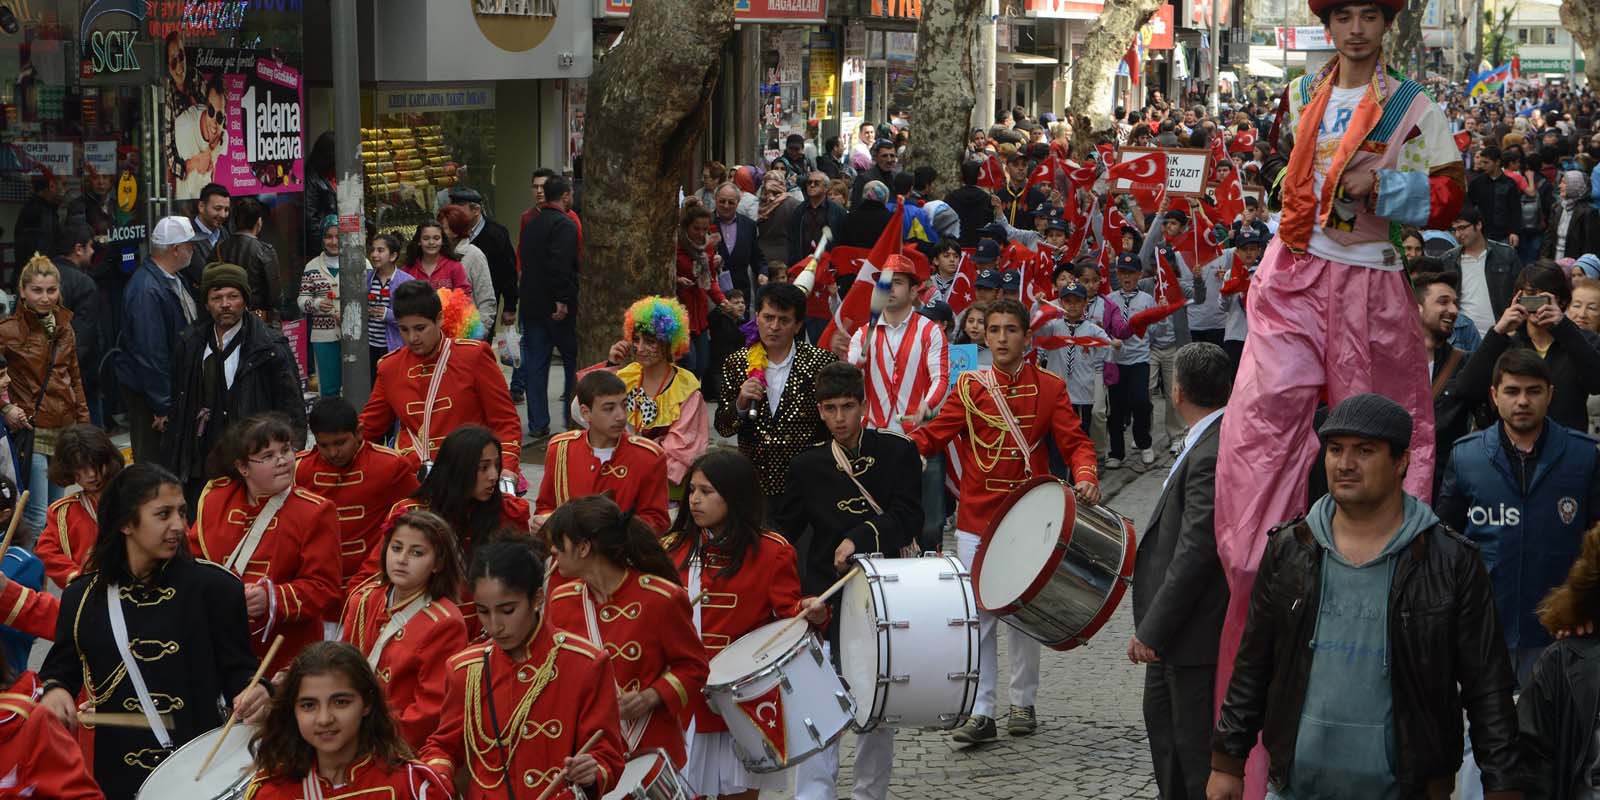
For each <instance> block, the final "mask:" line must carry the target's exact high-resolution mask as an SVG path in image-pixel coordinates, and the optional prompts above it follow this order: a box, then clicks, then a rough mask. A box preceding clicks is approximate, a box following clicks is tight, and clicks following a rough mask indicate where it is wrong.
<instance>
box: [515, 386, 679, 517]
mask: <svg viewBox="0 0 1600 800" xmlns="http://www.w3.org/2000/svg"><path fill="white" fill-rule="evenodd" d="M576 394H577V396H578V397H577V400H578V410H579V412H580V413H581V414H582V415H583V417H584V419H586V420H588V428H587V430H585V429H583V428H579V429H577V430H571V431H567V432H566V433H562V434H558V435H556V436H554V437H551V439H550V444H548V445H547V446H546V447H545V455H544V465H545V468H544V478H543V480H541V481H540V482H539V499H538V502H537V503H535V504H534V509H533V510H534V518H533V526H534V528H535V529H538V528H539V526H541V525H543V524H544V520H545V518H546V517H549V516H550V512H552V511H555V510H556V508H557V507H559V506H561V505H564V504H566V502H567V501H568V500H571V499H572V498H574V497H585V496H588V495H592V494H599V493H600V492H604V491H609V492H611V493H612V497H613V498H615V500H616V502H617V503H618V504H620V505H623V506H626V507H628V508H632V509H636V510H637V514H638V516H639V518H640V519H642V520H644V522H645V524H647V525H649V526H650V527H651V529H653V530H655V531H656V532H657V533H665V532H666V530H667V527H668V526H669V524H670V523H671V520H670V519H669V518H668V517H667V459H666V454H665V453H664V452H663V451H662V449H661V446H660V445H658V444H656V443H655V442H652V441H650V440H649V439H646V438H645V437H643V436H634V435H632V434H630V433H628V386H627V384H625V383H623V381H622V379H621V378H619V377H617V376H616V375H615V374H614V373H611V372H607V371H605V370H596V371H594V372H590V373H589V374H587V375H584V376H583V377H582V378H580V379H579V380H578V388H577V392H576Z"/></svg>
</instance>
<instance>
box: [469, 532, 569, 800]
mask: <svg viewBox="0 0 1600 800" xmlns="http://www.w3.org/2000/svg"><path fill="white" fill-rule="evenodd" d="M551 560H552V561H554V560H555V559H551ZM493 660H494V653H484V654H483V696H484V698H485V699H486V700H487V701H488V704H489V724H490V725H492V726H494V727H493V730H494V749H495V750H498V751H499V752H500V771H501V772H502V773H504V774H503V775H501V776H500V785H502V786H504V787H506V800H517V795H516V793H515V792H513V791H511V777H510V776H511V757H510V756H508V755H506V746H505V743H504V741H503V739H504V736H505V735H504V734H503V733H502V732H501V731H500V715H499V714H497V713H495V710H494V677H493V676H491V675H490V674H489V662H491V661H493ZM552 780H554V779H552Z"/></svg>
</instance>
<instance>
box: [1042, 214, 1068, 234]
mask: <svg viewBox="0 0 1600 800" xmlns="http://www.w3.org/2000/svg"><path fill="white" fill-rule="evenodd" d="M1044 228H1045V230H1047V231H1066V229H1067V221H1066V220H1064V219H1062V218H1060V217H1051V218H1050V221H1049V222H1046V223H1045V226H1044Z"/></svg>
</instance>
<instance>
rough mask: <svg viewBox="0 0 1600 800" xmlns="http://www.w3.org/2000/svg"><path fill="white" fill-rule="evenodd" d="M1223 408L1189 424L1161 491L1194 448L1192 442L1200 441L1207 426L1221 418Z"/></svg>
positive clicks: (1224, 408) (1162, 482) (1165, 487)
mask: <svg viewBox="0 0 1600 800" xmlns="http://www.w3.org/2000/svg"><path fill="white" fill-rule="evenodd" d="M1225 410H1227V408H1226V406H1224V407H1223V408H1219V409H1217V410H1216V411H1213V412H1211V413H1210V414H1207V415H1205V416H1203V417H1201V418H1200V421H1199V422H1196V423H1195V424H1193V425H1191V426H1189V433H1188V434H1187V435H1186V436H1184V437H1183V449H1182V450H1180V451H1179V452H1178V457H1177V458H1175V459H1173V461H1172V469H1170V470H1168V471H1167V477H1166V478H1165V479H1163V480H1162V481H1161V490H1162V491H1166V489H1167V481H1170V480H1172V476H1173V475H1175V474H1177V472H1178V467H1180V466H1182V465H1183V458H1184V456H1187V455H1189V451H1190V450H1193V449H1194V443H1195V442H1198V441H1200V437H1201V436H1204V435H1205V432H1206V429H1207V428H1210V427H1211V426H1212V425H1213V424H1215V423H1216V421H1217V420H1219V419H1222V412H1223V411H1225Z"/></svg>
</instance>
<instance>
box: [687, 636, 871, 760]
mask: <svg viewBox="0 0 1600 800" xmlns="http://www.w3.org/2000/svg"><path fill="white" fill-rule="evenodd" d="M788 624H789V620H786V619H785V620H778V621H776V622H772V623H769V624H767V625H763V626H761V627H759V628H756V629H755V630H753V631H751V632H749V633H747V634H745V635H744V636H741V637H739V639H738V640H737V641H735V642H734V643H733V644H731V645H729V646H728V647H727V649H725V650H723V651H722V652H721V653H718V654H717V655H716V657H715V658H713V659H711V674H710V677H708V678H707V680H706V688H705V692H706V702H707V703H708V704H709V705H710V706H711V710H712V711H715V712H717V713H718V714H721V715H722V718H723V719H724V720H726V721H727V723H728V732H729V733H730V734H731V735H732V737H733V746H734V750H735V751H736V752H737V753H738V754H739V760H740V761H742V762H744V766H745V769H748V770H750V771H751V772H756V773H767V772H777V771H778V770H781V769H785V768H787V767H792V766H794V765H795V764H798V763H800V762H801V761H804V760H806V759H807V758H809V757H811V756H813V755H815V754H817V753H819V752H821V751H822V750H823V749H824V748H826V747H827V746H828V745H830V744H833V743H834V742H835V741H837V740H838V738H839V736H840V735H841V734H843V733H844V731H845V728H848V727H850V721H851V720H852V719H853V718H854V717H855V711H856V708H855V701H854V700H852V699H851V697H850V693H849V692H847V691H845V688H844V681H842V680H840V679H839V673H837V672H835V671H834V669H833V665H832V664H831V663H829V662H828V659H827V658H826V656H824V655H823V652H822V644H821V643H820V642H819V641H817V637H816V635H815V634H813V633H811V631H810V629H809V628H808V627H807V626H806V624H805V623H797V624H795V625H794V626H793V627H791V628H789V629H788V630H785V631H784V632H783V635H782V636H780V637H779V638H778V639H777V641H774V642H773V643H772V644H771V645H767V640H768V639H771V638H772V637H773V636H774V635H775V634H777V633H778V631H779V630H780V629H782V628H784V626H786V625H788Z"/></svg>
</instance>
